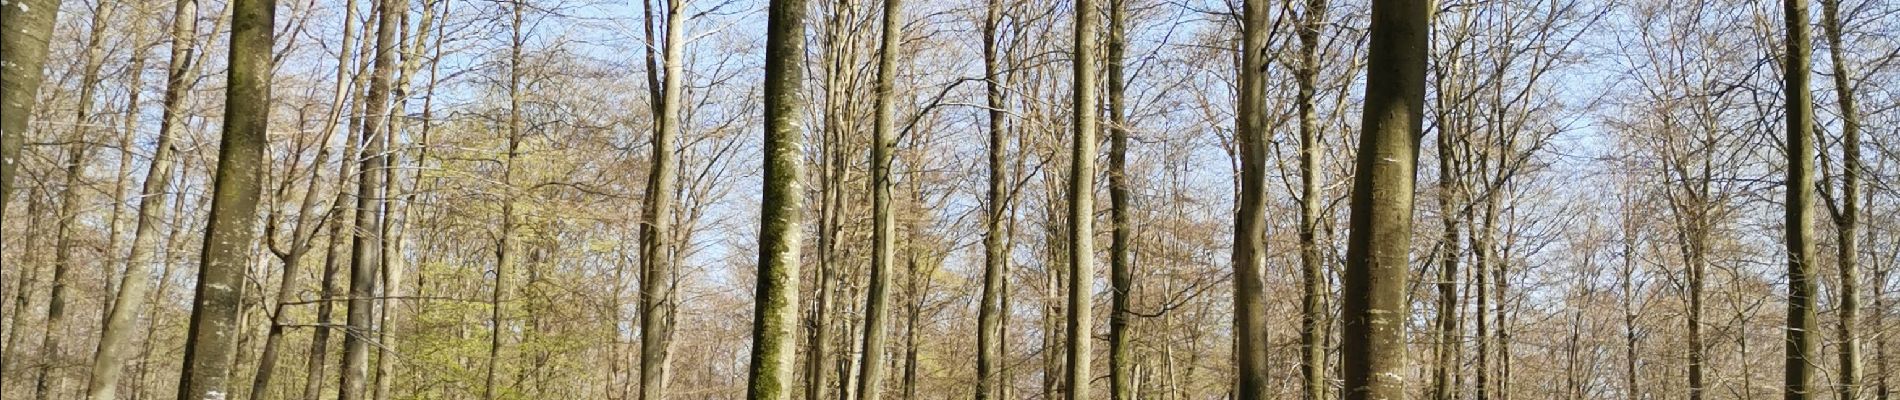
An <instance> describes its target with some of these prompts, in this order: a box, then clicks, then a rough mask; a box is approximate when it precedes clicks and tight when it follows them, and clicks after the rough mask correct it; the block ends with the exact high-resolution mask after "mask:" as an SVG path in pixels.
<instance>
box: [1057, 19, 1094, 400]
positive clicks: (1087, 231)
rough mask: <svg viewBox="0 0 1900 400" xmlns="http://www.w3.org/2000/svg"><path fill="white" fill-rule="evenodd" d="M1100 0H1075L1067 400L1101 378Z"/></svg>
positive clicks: (1080, 399)
mask: <svg viewBox="0 0 1900 400" xmlns="http://www.w3.org/2000/svg"><path fill="white" fill-rule="evenodd" d="M1096 11H1097V10H1096V5H1095V0H1076V1H1075V14H1073V15H1075V41H1074V48H1075V54H1074V56H1073V60H1074V63H1075V72H1074V74H1073V78H1074V83H1073V87H1072V90H1074V91H1075V93H1074V96H1075V99H1074V100H1073V102H1074V103H1073V104H1074V106H1075V107H1074V110H1075V112H1074V113H1072V115H1073V118H1074V122H1073V128H1074V129H1075V132H1074V133H1075V138H1074V139H1073V140H1071V141H1070V142H1069V150H1070V153H1069V221H1068V222H1069V307H1068V312H1069V318H1068V321H1069V323H1068V326H1067V328H1066V330H1067V332H1064V333H1065V334H1067V335H1068V361H1069V362H1068V365H1067V368H1068V373H1067V374H1066V375H1067V378H1066V379H1065V380H1066V381H1067V382H1068V388H1069V390H1068V391H1066V392H1064V395H1065V397H1064V398H1065V399H1067V400H1086V399H1089V398H1090V397H1089V384H1090V383H1091V382H1093V381H1094V378H1095V375H1094V374H1093V373H1092V371H1093V370H1092V369H1090V368H1089V360H1090V358H1091V357H1092V356H1093V352H1092V351H1090V350H1089V349H1090V348H1091V347H1092V346H1091V344H1092V343H1091V342H1092V341H1093V340H1094V337H1095V335H1093V334H1092V332H1093V331H1094V327H1095V323H1094V319H1095V313H1094V312H1093V311H1091V310H1092V309H1093V307H1094V304H1095V301H1094V300H1093V294H1094V293H1095V156H1096V150H1095V147H1096V143H1095V129H1096V118H1097V114H1098V111H1099V109H1098V107H1099V105H1098V104H1099V101H1098V99H1097V98H1096V86H1095V85H1096V84H1095V80H1096V71H1095V62H1096V57H1097V55H1096V54H1095V50H1096V49H1095V41H1096V39H1097V37H1096V35H1097V33H1096V32H1095V31H1096V29H1097V27H1096V25H1097V21H1096V20H1095V13H1096Z"/></svg>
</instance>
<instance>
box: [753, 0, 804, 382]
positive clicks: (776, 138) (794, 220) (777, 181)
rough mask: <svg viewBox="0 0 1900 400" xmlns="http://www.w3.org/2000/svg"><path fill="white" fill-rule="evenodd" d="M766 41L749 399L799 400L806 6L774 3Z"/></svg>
mask: <svg viewBox="0 0 1900 400" xmlns="http://www.w3.org/2000/svg"><path fill="white" fill-rule="evenodd" d="M768 8H769V10H768V11H767V14H768V15H767V21H766V39H765V88H764V91H765V98H764V100H765V147H764V149H763V150H764V153H765V154H764V156H765V158H764V164H765V171H764V177H765V182H764V185H763V188H764V191H763V193H762V195H761V196H760V197H761V199H760V207H759V209H760V212H759V214H760V215H759V216H760V224H759V264H758V265H759V270H758V291H757V292H756V293H755V294H754V297H753V299H754V302H755V305H754V307H755V310H754V313H753V319H752V354H751V360H752V362H751V367H750V369H749V371H748V378H747V385H746V398H749V399H753V400H785V399H789V398H791V394H792V384H793V382H792V379H793V377H792V375H793V374H794V373H795V372H794V371H793V368H792V360H793V359H794V358H796V351H795V350H794V349H793V347H794V346H795V345H796V344H797V339H796V336H795V335H794V333H793V331H794V330H795V329H796V328H797V326H798V264H799V257H798V253H799V242H800V240H801V236H802V235H801V231H802V229H803V226H802V222H803V219H804V216H803V212H804V203H805V201H804V195H805V193H804V184H803V182H802V180H803V179H804V154H802V151H803V150H804V139H803V138H804V135H805V133H804V129H803V127H802V124H801V123H800V122H799V115H800V113H802V112H803V109H804V105H803V104H802V103H803V102H802V100H801V98H800V96H799V90H798V89H799V87H800V86H802V85H803V84H804V81H805V79H804V59H805V13H806V11H807V10H806V7H805V0H772V1H771V5H770V6H769V7H768Z"/></svg>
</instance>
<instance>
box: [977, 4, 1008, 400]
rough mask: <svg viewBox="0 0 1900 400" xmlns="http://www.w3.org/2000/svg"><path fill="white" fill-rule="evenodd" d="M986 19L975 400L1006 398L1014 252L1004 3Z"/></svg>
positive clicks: (990, 7)
mask: <svg viewBox="0 0 1900 400" xmlns="http://www.w3.org/2000/svg"><path fill="white" fill-rule="evenodd" d="M987 4H988V6H987V7H986V10H987V11H986V14H985V16H984V18H983V77H984V79H983V82H984V84H983V88H984V94H985V96H984V99H985V101H986V103H985V104H987V105H988V106H989V112H988V115H987V117H988V119H987V122H988V123H989V126H988V129H989V147H988V148H987V149H986V151H987V153H988V154H987V155H988V162H989V164H988V167H989V169H988V171H989V181H988V186H987V187H986V188H985V197H984V203H983V205H984V212H983V293H982V295H981V296H982V299H981V301H982V303H981V304H980V305H978V306H977V308H978V309H977V317H976V319H977V321H976V325H977V327H976V335H977V339H976V340H977V345H976V400H990V399H1002V398H1007V397H1006V396H1003V395H1002V394H1001V393H1000V392H1001V391H1000V390H999V389H1000V386H1002V379H999V378H1000V377H999V376H998V375H1000V374H1001V372H1002V371H1001V369H1002V364H1003V360H1002V358H1003V332H1004V331H1005V330H1007V327H1004V326H1003V315H1002V314H1003V313H1006V312H1007V311H1006V310H1005V309H1004V307H1003V303H1004V301H1003V298H1004V297H1005V296H1008V293H1005V290H1006V289H1005V287H1004V282H1003V280H1004V278H1005V276H1006V275H1008V274H1009V254H1008V253H1009V249H1007V248H1006V246H1007V245H1006V244H1005V242H1007V241H1008V238H1007V236H1006V235H1007V233H1005V232H1004V225H1005V224H1006V222H1005V220H1006V219H1008V218H1009V216H1008V215H1005V214H1004V213H1006V212H1007V210H1008V208H1009V204H1008V202H1009V187H1008V186H1007V185H1009V183H1008V174H1009V165H1008V164H1007V163H1008V158H1007V154H1006V152H1007V150H1008V149H1007V148H1006V146H1008V145H1009V144H1008V142H1007V140H1008V133H1007V132H1004V123H1005V118H1007V115H1006V114H1005V112H1006V111H1005V110H1004V107H1007V106H1006V105H1005V104H1004V102H1005V100H1004V97H1003V96H1004V94H1003V82H1002V80H1003V77H1002V76H1001V74H1002V71H1001V69H1002V65H1001V64H1002V60H1000V59H999V58H1000V57H1001V55H1000V54H998V52H999V50H1000V49H998V48H999V47H1002V43H1001V42H1002V41H1003V38H1002V36H1001V33H1000V26H999V25H1001V24H1002V21H1003V1H1002V0H989V1H988V3H987Z"/></svg>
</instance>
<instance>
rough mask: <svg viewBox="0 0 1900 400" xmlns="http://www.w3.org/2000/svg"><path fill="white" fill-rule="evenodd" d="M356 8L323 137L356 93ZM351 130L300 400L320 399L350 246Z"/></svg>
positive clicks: (355, 153) (351, 4)
mask: <svg viewBox="0 0 1900 400" xmlns="http://www.w3.org/2000/svg"><path fill="white" fill-rule="evenodd" d="M356 8H357V5H356V0H347V1H345V2H344V6H343V29H342V31H341V32H342V33H343V38H342V41H341V45H339V46H338V47H337V48H338V49H340V50H339V51H337V56H336V84H335V86H333V87H332V89H331V94H330V113H329V116H328V120H327V121H326V122H325V123H324V136H330V135H331V134H334V133H335V132H336V130H337V129H338V126H340V125H343V122H344V118H345V116H344V110H345V109H346V106H344V103H345V101H346V100H349V99H350V98H352V97H354V96H355V94H356V92H357V91H356V90H354V85H352V84H351V81H353V80H355V79H354V77H353V75H351V73H350V72H351V70H352V69H351V66H353V65H355V64H356V62H355V58H356V57H355V54H354V50H355V49H356V45H355V44H354V42H355V38H356ZM349 118H351V120H354V119H355V118H354V117H349ZM351 125H355V123H354V122H352V123H351ZM353 128H354V126H352V127H350V128H347V129H345V130H344V131H345V133H344V135H343V143H344V150H343V153H342V154H341V155H340V157H342V158H341V159H340V160H341V162H340V163H338V167H337V177H336V187H337V190H336V195H335V196H334V197H332V198H331V200H330V210H329V213H328V220H326V221H324V225H326V226H328V227H329V229H330V233H329V238H328V239H326V240H327V241H328V244H327V246H326V247H327V248H328V249H327V250H326V252H325V253H324V257H323V275H321V277H320V278H319V280H320V281H321V295H320V297H319V298H320V299H322V300H323V301H321V302H319V303H317V315H316V323H317V325H318V326H317V327H315V328H313V329H312V330H311V332H310V352H309V353H307V355H306V356H305V357H306V358H307V360H306V361H305V363H304V389H303V396H302V397H301V399H303V400H318V398H319V397H320V396H321V395H322V392H323V382H324V381H325V380H326V379H325V377H324V376H325V375H327V374H326V373H325V372H326V368H327V367H328V365H329V363H327V362H326V360H327V359H328V358H329V357H328V355H329V348H330V332H331V328H330V325H331V324H332V321H331V319H330V314H331V313H332V312H333V311H334V309H335V307H336V306H335V304H336V302H335V296H336V293H337V273H338V272H339V269H340V268H339V267H338V265H337V262H338V259H339V258H342V257H343V253H344V252H345V251H347V250H346V247H348V246H349V244H350V243H349V241H346V240H343V235H344V234H345V232H346V231H345V230H344V229H342V226H343V221H355V210H356V209H355V208H354V207H346V206H345V204H348V200H349V199H350V196H353V195H354V194H353V191H352V190H351V189H352V188H350V186H349V182H350V179H351V178H352V177H354V176H355V173H354V172H353V171H354V168H355V166H356V164H357V163H356V162H355V161H356V160H357V159H358V157H360V156H361V154H359V151H360V147H358V142H359V137H358V136H357V135H356V130H355V129H353ZM266 372H267V371H263V370H262V369H260V370H259V375H260V376H261V377H260V378H259V379H269V378H270V375H271V374H269V373H266ZM253 384H254V385H255V384H256V382H253ZM269 384H270V382H264V383H263V385H265V386H268V385H269Z"/></svg>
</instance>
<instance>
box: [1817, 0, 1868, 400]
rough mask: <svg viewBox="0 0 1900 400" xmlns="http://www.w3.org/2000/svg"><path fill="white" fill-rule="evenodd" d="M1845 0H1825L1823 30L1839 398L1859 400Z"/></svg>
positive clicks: (1855, 127)
mask: <svg viewBox="0 0 1900 400" xmlns="http://www.w3.org/2000/svg"><path fill="white" fill-rule="evenodd" d="M1840 8H1841V0H1821V29H1822V30H1823V32H1824V34H1825V35H1826V36H1827V44H1828V56H1829V58H1830V61H1832V62H1831V63H1830V64H1832V65H1833V66H1834V68H1833V69H1834V71H1833V75H1834V93H1835V95H1836V97H1838V98H1839V100H1838V102H1839V104H1840V112H1841V194H1840V198H1839V199H1836V200H1837V201H1838V204H1839V205H1840V207H1839V209H1838V210H1837V212H1836V213H1835V215H1834V231H1835V235H1836V237H1837V239H1838V240H1837V243H1838V245H1837V248H1838V250H1839V253H1838V257H1837V258H1838V259H1839V262H1840V279H1841V286H1840V288H1838V289H1836V290H1835V291H1836V292H1838V293H1837V295H1838V296H1840V298H1839V300H1838V301H1839V302H1840V303H1839V304H1838V305H1837V307H1839V308H1840V323H1839V324H1838V325H1837V326H1836V327H1837V328H1838V330H1837V332H1836V333H1837V334H1838V335H1839V336H1838V338H1837V340H1839V341H1840V344H1839V348H1840V368H1839V370H1838V371H1836V372H1835V374H1836V375H1838V376H1839V378H1837V380H1838V382H1837V383H1836V384H1837V385H1839V386H1840V388H1839V390H1840V400H1855V399H1858V398H1860V394H1861V374H1862V372H1861V368H1860V336H1859V335H1860V327H1859V325H1860V237H1859V235H1858V232H1859V227H1860V202H1859V198H1860V173H1861V164H1860V110H1858V109H1857V107H1856V106H1855V104H1854V103H1855V101H1854V88H1853V84H1852V83H1850V82H1849V81H1848V78H1849V77H1851V76H1852V75H1851V74H1850V72H1849V71H1848V67H1847V59H1846V57H1845V56H1844V55H1843V54H1841V53H1842V52H1843V51H1845V50H1844V49H1843V46H1845V43H1844V41H1843V40H1842V39H1841V17H1840V13H1841V10H1840Z"/></svg>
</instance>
